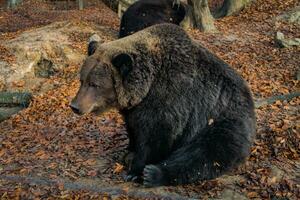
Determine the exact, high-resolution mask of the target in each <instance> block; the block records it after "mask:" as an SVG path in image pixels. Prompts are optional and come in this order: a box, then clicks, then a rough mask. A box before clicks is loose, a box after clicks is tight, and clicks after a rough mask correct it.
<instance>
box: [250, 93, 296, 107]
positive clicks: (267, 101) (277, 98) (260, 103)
mask: <svg viewBox="0 0 300 200" xmlns="http://www.w3.org/2000/svg"><path fill="white" fill-rule="evenodd" d="M299 96H300V92H292V93H289V94H285V95H278V96H272V97H269V98H266V99H261V100H257V101H255V108H260V107H262V106H265V105H269V104H272V103H275V102H276V101H284V100H287V101H290V100H291V99H293V98H295V97H299Z"/></svg>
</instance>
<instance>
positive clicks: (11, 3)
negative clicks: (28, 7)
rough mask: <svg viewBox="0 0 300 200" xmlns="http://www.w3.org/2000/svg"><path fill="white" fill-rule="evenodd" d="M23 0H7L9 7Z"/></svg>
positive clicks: (13, 6)
mask: <svg viewBox="0 0 300 200" xmlns="http://www.w3.org/2000/svg"><path fill="white" fill-rule="evenodd" d="M21 1H22V0H7V9H10V8H15V7H16V5H17V4H18V3H20V2H21Z"/></svg>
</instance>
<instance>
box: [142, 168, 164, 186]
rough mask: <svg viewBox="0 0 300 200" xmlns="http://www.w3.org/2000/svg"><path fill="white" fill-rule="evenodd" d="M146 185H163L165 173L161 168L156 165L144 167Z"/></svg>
mask: <svg viewBox="0 0 300 200" xmlns="http://www.w3.org/2000/svg"><path fill="white" fill-rule="evenodd" d="M143 174H144V186H145V187H155V186H160V185H163V173H162V171H161V169H160V168H159V167H157V166H155V165H147V166H146V167H145V168H144V172H143Z"/></svg>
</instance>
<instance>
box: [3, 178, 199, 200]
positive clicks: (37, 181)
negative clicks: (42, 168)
mask: <svg viewBox="0 0 300 200" xmlns="http://www.w3.org/2000/svg"><path fill="white" fill-rule="evenodd" d="M0 180H5V181H9V182H16V183H25V184H30V185H32V184H34V185H39V186H48V187H51V186H52V187H58V186H59V185H63V188H64V189H65V190H72V191H76V190H77V191H80V190H87V191H90V192H97V193H102V194H109V195H113V196H115V195H120V196H121V195H127V196H129V197H133V198H143V199H168V200H169V199H170V200H173V199H174V200H193V199H191V198H186V197H183V196H180V195H177V194H171V193H168V192H166V194H155V193H154V192H153V191H145V190H146V189H144V188H138V190H133V189H129V190H128V189H127V188H128V187H126V186H125V187H124V188H122V187H121V186H119V187H117V186H115V187H107V186H103V185H101V183H100V184H99V182H97V181H94V183H93V182H92V183H90V184H88V183H85V182H79V181H77V182H76V181H68V180H65V179H61V178H60V179H57V180H53V179H49V178H45V177H34V176H19V175H0ZM148 190H149V189H148Z"/></svg>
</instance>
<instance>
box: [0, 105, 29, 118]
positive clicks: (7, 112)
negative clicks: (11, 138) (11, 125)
mask: <svg viewBox="0 0 300 200" xmlns="http://www.w3.org/2000/svg"><path fill="white" fill-rule="evenodd" d="M23 109H24V107H20V106H18V107H0V122H2V121H4V120H6V119H8V118H9V117H10V116H12V115H14V114H16V113H18V112H19V111H21V110H23Z"/></svg>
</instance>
